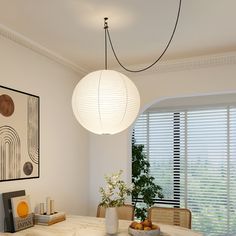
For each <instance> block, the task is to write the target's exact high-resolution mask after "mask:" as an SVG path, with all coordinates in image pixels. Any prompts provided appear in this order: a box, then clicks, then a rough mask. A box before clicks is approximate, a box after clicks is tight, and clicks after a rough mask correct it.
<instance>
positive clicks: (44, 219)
mask: <svg viewBox="0 0 236 236" xmlns="http://www.w3.org/2000/svg"><path fill="white" fill-rule="evenodd" d="M65 219H66V214H65V213H64V212H56V213H54V214H51V215H46V214H44V215H40V214H35V216H34V223H35V224H37V225H52V224H55V223H58V222H61V221H63V220H65Z"/></svg>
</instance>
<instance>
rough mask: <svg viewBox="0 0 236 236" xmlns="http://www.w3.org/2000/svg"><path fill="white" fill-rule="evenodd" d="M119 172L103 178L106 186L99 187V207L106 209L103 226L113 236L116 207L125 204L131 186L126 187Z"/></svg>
mask: <svg viewBox="0 0 236 236" xmlns="http://www.w3.org/2000/svg"><path fill="white" fill-rule="evenodd" d="M122 173H123V171H122V170H120V171H119V172H118V173H114V174H111V175H106V176H105V182H106V186H105V187H104V188H103V187H100V193H101V198H102V199H101V203H100V205H101V206H103V207H105V208H106V214H105V224H106V232H107V233H108V234H115V233H117V230H118V216H117V210H116V207H119V206H122V205H124V204H125V200H126V198H127V196H129V195H131V193H132V186H130V187H129V186H128V185H127V184H126V183H125V182H124V181H123V180H121V174H122Z"/></svg>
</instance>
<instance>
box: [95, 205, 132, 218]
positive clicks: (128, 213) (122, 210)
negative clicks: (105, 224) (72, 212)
mask: <svg viewBox="0 0 236 236" xmlns="http://www.w3.org/2000/svg"><path fill="white" fill-rule="evenodd" d="M105 213H106V208H105V207H102V206H100V205H98V208H97V217H101V218H104V217H105ZM117 213H118V218H119V219H120V220H130V221H132V220H134V206H132V205H129V204H125V205H124V206H120V207H117Z"/></svg>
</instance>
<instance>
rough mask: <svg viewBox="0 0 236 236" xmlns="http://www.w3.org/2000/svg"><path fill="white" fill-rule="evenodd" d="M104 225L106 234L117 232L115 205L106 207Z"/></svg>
mask: <svg viewBox="0 0 236 236" xmlns="http://www.w3.org/2000/svg"><path fill="white" fill-rule="evenodd" d="M105 225H106V233H107V234H116V233H117V232H118V226H119V221H118V214H117V209H116V207H107V208H106V213H105Z"/></svg>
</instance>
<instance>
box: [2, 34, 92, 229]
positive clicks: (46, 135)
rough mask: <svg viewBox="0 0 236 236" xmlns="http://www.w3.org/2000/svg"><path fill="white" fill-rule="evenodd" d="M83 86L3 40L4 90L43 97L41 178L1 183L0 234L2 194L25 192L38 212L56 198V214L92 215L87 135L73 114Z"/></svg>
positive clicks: (65, 71) (51, 64)
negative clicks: (74, 97)
mask: <svg viewBox="0 0 236 236" xmlns="http://www.w3.org/2000/svg"><path fill="white" fill-rule="evenodd" d="M78 80H79V77H78V75H77V74H76V73H74V72H73V71H72V70H69V69H66V68H65V67H64V66H62V65H59V64H57V63H54V62H52V61H51V60H49V59H47V58H45V57H43V56H40V55H38V54H36V53H34V52H32V51H30V50H28V49H26V48H23V47H21V46H19V45H17V44H15V43H13V42H12V41H9V40H7V39H4V38H2V37H0V85H3V86H6V87H10V88H14V89H17V90H20V91H24V92H28V93H31V94H35V95H38V96H40V102H41V104H40V105H41V106H40V118H41V121H40V125H41V127H40V130H41V133H40V151H41V153H40V162H41V163H40V174H41V176H40V178H39V179H31V180H18V181H10V182H0V231H2V230H3V206H2V200H1V193H2V192H8V191H15V190H20V189H25V190H26V193H27V194H30V196H31V203H32V207H33V208H34V207H35V206H36V204H37V203H39V202H42V201H44V200H45V197H47V196H51V197H52V198H53V199H55V206H56V210H61V211H65V212H68V213H73V214H81V215H83V214H87V199H88V191H87V189H88V187H87V186H88V182H87V180H88V171H87V170H88V159H87V157H88V140H87V139H88V135H87V132H86V131H85V130H84V129H83V128H82V127H80V125H79V124H78V122H77V121H76V120H75V118H74V116H73V114H72V109H71V95H72V91H73V88H74V86H75V84H76V83H77V82H78ZM0 119H1V117H0Z"/></svg>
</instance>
